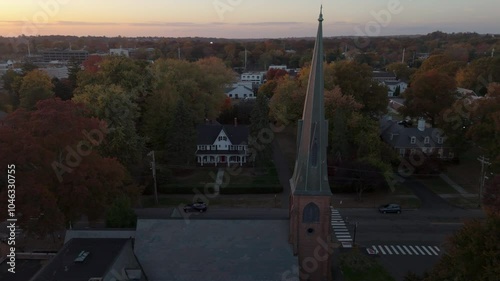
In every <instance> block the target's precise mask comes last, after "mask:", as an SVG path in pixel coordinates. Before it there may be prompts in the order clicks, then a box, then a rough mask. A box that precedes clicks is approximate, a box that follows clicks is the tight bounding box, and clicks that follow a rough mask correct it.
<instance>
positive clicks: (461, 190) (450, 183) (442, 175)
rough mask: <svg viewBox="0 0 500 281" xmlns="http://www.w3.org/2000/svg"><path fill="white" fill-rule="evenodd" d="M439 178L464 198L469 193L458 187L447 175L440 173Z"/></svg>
mask: <svg viewBox="0 0 500 281" xmlns="http://www.w3.org/2000/svg"><path fill="white" fill-rule="evenodd" d="M439 177H440V178H441V179H442V180H444V181H445V182H446V183H447V184H449V185H450V186H451V187H453V189H455V190H456V191H457V192H458V193H460V194H462V195H464V196H468V194H469V193H468V192H467V191H466V190H465V189H464V188H463V187H461V186H460V185H458V184H456V183H455V182H454V181H452V180H451V179H450V178H449V177H448V176H447V175H445V174H443V173H441V174H439Z"/></svg>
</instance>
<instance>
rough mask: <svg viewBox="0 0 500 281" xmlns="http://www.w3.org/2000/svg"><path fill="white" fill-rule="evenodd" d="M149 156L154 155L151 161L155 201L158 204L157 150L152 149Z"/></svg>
mask: <svg viewBox="0 0 500 281" xmlns="http://www.w3.org/2000/svg"><path fill="white" fill-rule="evenodd" d="M148 156H151V157H152V160H153V161H152V162H151V170H152V171H153V180H154V193H155V203H156V205H158V189H157V187H156V161H155V151H154V150H153V151H151V152H150V153H149V154H148Z"/></svg>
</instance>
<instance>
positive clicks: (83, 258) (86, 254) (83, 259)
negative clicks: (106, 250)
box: [75, 251, 90, 263]
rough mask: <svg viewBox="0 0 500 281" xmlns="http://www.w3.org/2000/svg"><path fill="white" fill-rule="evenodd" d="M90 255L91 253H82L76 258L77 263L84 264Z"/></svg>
mask: <svg viewBox="0 0 500 281" xmlns="http://www.w3.org/2000/svg"><path fill="white" fill-rule="evenodd" d="M89 254H90V252H85V251H81V252H80V254H78V257H76V259H75V262H80V263H81V262H83V261H85V259H86V258H87V256H88V255H89Z"/></svg>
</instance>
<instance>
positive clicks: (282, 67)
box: [268, 64, 288, 71]
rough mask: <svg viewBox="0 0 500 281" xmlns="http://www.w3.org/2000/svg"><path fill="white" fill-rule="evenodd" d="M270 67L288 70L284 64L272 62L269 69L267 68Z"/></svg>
mask: <svg viewBox="0 0 500 281" xmlns="http://www.w3.org/2000/svg"><path fill="white" fill-rule="evenodd" d="M271 69H281V70H286V71H288V67H287V66H286V65H274V64H271V65H270V66H269V69H268V70H271Z"/></svg>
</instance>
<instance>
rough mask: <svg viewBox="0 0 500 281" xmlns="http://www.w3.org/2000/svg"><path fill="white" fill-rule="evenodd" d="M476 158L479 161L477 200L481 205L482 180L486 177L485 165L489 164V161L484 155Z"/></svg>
mask: <svg viewBox="0 0 500 281" xmlns="http://www.w3.org/2000/svg"><path fill="white" fill-rule="evenodd" d="M477 160H479V162H481V175H480V178H479V194H478V201H479V202H478V206H479V207H481V199H482V197H483V188H484V180H485V178H486V176H485V174H486V170H485V165H486V166H489V165H491V163H490V162H488V161H489V160H490V159H488V158H485V157H484V156H481V157H479V158H477Z"/></svg>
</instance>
